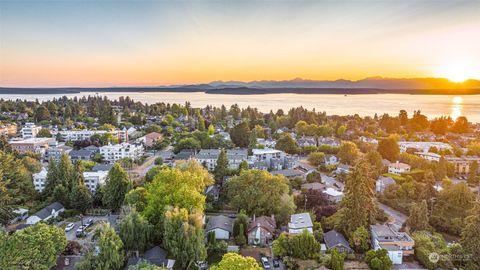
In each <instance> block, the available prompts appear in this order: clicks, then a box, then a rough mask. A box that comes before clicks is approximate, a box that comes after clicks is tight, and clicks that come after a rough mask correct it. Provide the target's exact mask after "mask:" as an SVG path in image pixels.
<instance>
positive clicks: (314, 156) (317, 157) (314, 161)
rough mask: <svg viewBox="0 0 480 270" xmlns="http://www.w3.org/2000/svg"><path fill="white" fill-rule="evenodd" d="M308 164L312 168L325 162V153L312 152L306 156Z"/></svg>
mask: <svg viewBox="0 0 480 270" xmlns="http://www.w3.org/2000/svg"><path fill="white" fill-rule="evenodd" d="M307 160H308V163H310V165H312V166H315V167H317V166H320V165H321V164H323V163H324V162H325V153H323V152H312V153H310V154H309V155H308V158H307Z"/></svg>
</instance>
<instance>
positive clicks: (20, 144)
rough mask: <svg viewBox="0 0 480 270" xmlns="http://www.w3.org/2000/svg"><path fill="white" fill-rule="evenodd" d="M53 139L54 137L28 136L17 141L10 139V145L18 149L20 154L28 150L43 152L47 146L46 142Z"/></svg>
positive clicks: (15, 149)
mask: <svg viewBox="0 0 480 270" xmlns="http://www.w3.org/2000/svg"><path fill="white" fill-rule="evenodd" d="M54 141H55V139H54V138H29V139H25V140H19V141H16V140H15V141H10V145H11V146H12V149H13V150H14V151H18V152H19V153H21V154H24V153H28V152H32V153H44V152H45V150H46V149H47V148H48V144H49V143H51V142H54Z"/></svg>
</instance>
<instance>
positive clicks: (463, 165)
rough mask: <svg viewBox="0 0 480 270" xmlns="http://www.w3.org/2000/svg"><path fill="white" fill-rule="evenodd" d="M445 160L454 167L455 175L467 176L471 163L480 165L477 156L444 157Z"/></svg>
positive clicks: (479, 159)
mask: <svg viewBox="0 0 480 270" xmlns="http://www.w3.org/2000/svg"><path fill="white" fill-rule="evenodd" d="M445 160H446V161H447V162H449V163H451V164H453V165H454V166H455V173H456V174H460V175H468V174H469V173H470V166H471V165H472V163H473V162H475V161H476V162H477V163H478V164H479V165H480V157H478V156H462V157H457V156H446V157H445Z"/></svg>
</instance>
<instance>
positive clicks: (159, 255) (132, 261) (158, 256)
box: [125, 246, 175, 270]
mask: <svg viewBox="0 0 480 270" xmlns="http://www.w3.org/2000/svg"><path fill="white" fill-rule="evenodd" d="M167 255H168V252H167V251H166V250H165V249H163V248H161V247H159V246H154V247H153V248H151V249H149V250H147V251H145V252H144V253H143V255H142V256H139V257H136V256H133V257H130V258H128V261H127V266H126V267H125V269H128V267H130V266H132V265H137V264H138V263H140V262H141V261H146V262H147V263H149V264H153V265H156V266H158V267H163V268H166V269H168V270H171V269H173V267H174V266H175V260H171V259H167Z"/></svg>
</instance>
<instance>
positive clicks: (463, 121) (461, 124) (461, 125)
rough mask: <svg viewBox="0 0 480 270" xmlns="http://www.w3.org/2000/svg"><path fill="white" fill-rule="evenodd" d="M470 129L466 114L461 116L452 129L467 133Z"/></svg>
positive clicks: (456, 131)
mask: <svg viewBox="0 0 480 270" xmlns="http://www.w3.org/2000/svg"><path fill="white" fill-rule="evenodd" d="M469 130H470V128H469V127H468V120H467V118H466V117H465V116H459V117H457V119H456V120H455V123H454V124H453V127H452V131H453V132H455V133H467V132H468V131H469Z"/></svg>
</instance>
